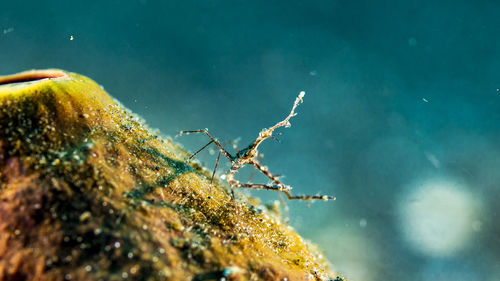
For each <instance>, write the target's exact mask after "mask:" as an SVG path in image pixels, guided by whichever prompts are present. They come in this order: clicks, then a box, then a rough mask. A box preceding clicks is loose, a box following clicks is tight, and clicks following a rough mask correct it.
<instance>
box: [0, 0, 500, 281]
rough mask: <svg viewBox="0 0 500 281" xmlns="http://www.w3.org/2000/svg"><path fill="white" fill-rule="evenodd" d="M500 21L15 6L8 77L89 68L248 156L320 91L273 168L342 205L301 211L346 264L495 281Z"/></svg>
mask: <svg viewBox="0 0 500 281" xmlns="http://www.w3.org/2000/svg"><path fill="white" fill-rule="evenodd" d="M499 15H500V2H498V1H387V0H383V1H368V0H365V1H314V0H313V1H239V0H234V1H160V0H157V1H152V0H137V1H136V0H129V1H117V0H110V1H96V0H88V1H2V2H1V5H0V74H10V73H14V72H18V71H22V70H26V69H32V68H47V67H55V68H62V69H66V70H70V71H73V72H78V73H81V74H84V75H87V76H89V77H91V78H93V79H94V80H96V81H97V82H98V83H100V84H101V85H103V86H104V88H105V89H106V90H107V91H108V92H110V93H111V94H112V95H113V96H114V97H116V98H117V99H118V100H119V101H121V102H122V103H123V104H124V105H125V106H127V107H128V108H130V109H132V110H133V111H134V112H136V113H138V114H139V115H141V116H142V117H144V118H145V119H146V120H147V122H148V124H150V125H151V126H152V127H155V128H159V129H160V130H161V131H162V132H163V133H164V134H166V135H171V136H173V135H175V133H177V132H178V131H180V130H187V129H199V128H209V129H210V131H211V132H212V133H213V134H214V135H216V136H217V137H218V138H219V139H221V140H225V141H231V140H234V139H236V138H241V142H240V146H244V145H246V144H247V143H249V142H251V141H252V140H253V139H254V138H255V137H256V135H257V133H258V132H259V131H260V130H261V129H262V128H263V127H269V126H271V125H273V124H274V123H275V122H277V121H279V120H281V119H282V118H284V117H285V116H286V114H287V113H288V111H289V110H290V107H291V104H292V102H293V99H294V98H295V96H296V95H297V94H298V92H299V91H301V90H304V91H306V96H305V99H304V103H303V104H301V105H300V106H299V108H298V109H297V112H298V115H297V116H296V117H294V118H293V119H292V120H291V123H292V127H291V128H289V129H281V130H280V131H281V132H282V133H283V135H281V136H280V139H281V143H277V142H274V141H268V142H267V143H265V144H263V145H262V148H261V152H262V153H264V154H265V157H264V159H263V160H262V162H263V163H265V164H266V165H267V166H269V169H270V170H271V171H272V172H274V173H277V174H283V175H285V176H286V177H285V178H284V179H283V181H284V182H285V183H287V184H290V185H292V186H293V187H294V192H295V193H312V194H314V193H316V192H322V193H328V194H332V195H335V196H337V198H338V199H337V201H335V202H316V203H313V204H308V203H306V202H291V203H290V208H291V225H292V226H294V227H295V228H296V229H297V230H298V231H299V232H300V233H301V234H303V235H304V236H305V237H306V238H307V239H310V240H312V241H314V242H315V243H317V244H319V245H320V247H321V248H322V249H323V250H324V252H325V253H326V255H327V256H328V258H329V259H330V261H331V262H332V264H333V267H334V269H336V270H340V271H341V272H343V273H344V274H345V275H346V276H348V277H350V278H351V279H352V280H358V281H369V280H428V279H430V280H454V281H456V280H491V281H493V280H499V278H500V263H499V261H500V240H499V238H498V237H499V234H500V225H499V224H498V223H497V221H498V219H499V217H498V214H499V212H500V205H499V204H498V202H497V201H498V199H500V187H499V185H500V172H498V171H499V167H500V147H499V145H498V144H499V143H500V141H499V140H500V71H499V67H500V48H499V47H500V39H499V34H500V16H499ZM178 141H180V142H182V143H183V144H184V145H185V147H186V148H188V149H190V150H192V151H195V150H196V149H198V148H199V147H201V146H202V145H203V144H205V142H206V140H205V139H204V138H203V136H183V137H182V139H178ZM215 157H216V156H215V155H210V154H209V153H204V154H202V155H200V159H201V160H202V161H203V162H205V163H207V165H208V166H209V167H212V165H213V163H214V161H215ZM224 165H225V166H224ZM224 165H223V166H222V167H223V169H222V171H223V170H224V169H227V168H228V166H227V163H226V164H224ZM250 173H251V171H247V172H246V173H242V175H240V179H241V180H245V179H246V178H248V177H249V174H250ZM254 181H264V182H265V179H264V178H262V177H256V178H255V179H254ZM242 192H245V191H242ZM252 194H254V195H256V196H259V197H261V198H262V200H263V201H264V202H270V201H272V200H276V199H277V196H276V194H273V193H270V192H253V193H252ZM309 205H310V206H309ZM308 207H309V208H308Z"/></svg>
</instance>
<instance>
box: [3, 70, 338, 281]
mask: <svg viewBox="0 0 500 281" xmlns="http://www.w3.org/2000/svg"><path fill="white" fill-rule="evenodd" d="M188 156H189V155H188V153H187V152H186V151H184V150H183V149H182V148H181V147H180V146H179V145H177V144H176V143H174V142H173V141H172V140H171V139H169V138H164V137H162V136H160V135H159V134H158V133H157V132H154V131H152V130H151V129H149V128H148V127H147V126H146V125H144V123H143V122H142V120H141V119H139V118H138V117H137V116H135V115H133V114H132V113H130V112H129V111H128V110H127V109H125V108H124V107H123V106H121V105H120V104H118V103H117V102H116V101H114V100H113V99H112V98H111V97H110V96H109V95H108V94H107V93H106V92H105V91H104V90H103V89H102V88H101V87H100V86H99V85H97V84H96V83H95V82H93V81H92V80H90V79H89V78H87V77H84V76H81V75H78V74H74V73H67V72H64V71H60V70H43V71H28V72H24V73H20V74H15V75H12V76H4V77H0V280H328V278H329V276H330V277H331V276H333V275H332V274H331V273H330V272H329V271H328V268H327V265H326V262H325V260H324V259H323V258H322V256H321V254H319V253H318V252H317V251H316V250H313V249H312V248H311V246H310V245H308V244H307V243H306V242H305V241H304V240H303V239H302V238H301V237H300V236H299V235H298V234H297V233H295V232H294V231H293V230H292V229H291V228H290V227H288V226H287V225H286V224H284V223H282V222H280V219H279V218H277V217H275V216H273V215H272V214H270V213H268V212H267V211H266V210H264V209H263V208H261V207H259V206H253V205H251V204H250V203H248V200H235V201H233V200H232V198H231V195H230V193H229V192H228V191H227V187H225V186H224V185H223V184H221V183H219V182H214V183H213V184H210V176H211V175H210V173H209V172H206V171H204V169H202V168H201V167H199V166H198V165H196V164H193V165H185V159H186V158H187V157H188Z"/></svg>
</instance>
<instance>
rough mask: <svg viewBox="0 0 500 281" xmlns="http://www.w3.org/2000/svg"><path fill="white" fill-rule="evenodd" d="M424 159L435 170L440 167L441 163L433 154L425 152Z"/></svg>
mask: <svg viewBox="0 0 500 281" xmlns="http://www.w3.org/2000/svg"><path fill="white" fill-rule="evenodd" d="M425 157H426V158H427V160H429V162H431V164H432V166H434V167H435V168H439V167H441V162H440V161H439V159H437V157H436V156H435V155H434V154H432V153H429V152H425Z"/></svg>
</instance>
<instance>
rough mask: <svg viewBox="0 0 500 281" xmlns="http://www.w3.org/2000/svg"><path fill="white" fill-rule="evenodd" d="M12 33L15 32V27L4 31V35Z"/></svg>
mask: <svg viewBox="0 0 500 281" xmlns="http://www.w3.org/2000/svg"><path fill="white" fill-rule="evenodd" d="M12 31H14V28H13V27H9V28H6V29H4V30H3V34H7V33H10V32H12Z"/></svg>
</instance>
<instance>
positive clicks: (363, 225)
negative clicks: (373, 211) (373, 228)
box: [359, 218, 368, 228]
mask: <svg viewBox="0 0 500 281" xmlns="http://www.w3.org/2000/svg"><path fill="white" fill-rule="evenodd" d="M367 225H368V221H367V220H366V219H365V218H363V219H360V220H359V226H360V227H362V228H365V227H366V226H367Z"/></svg>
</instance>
